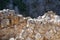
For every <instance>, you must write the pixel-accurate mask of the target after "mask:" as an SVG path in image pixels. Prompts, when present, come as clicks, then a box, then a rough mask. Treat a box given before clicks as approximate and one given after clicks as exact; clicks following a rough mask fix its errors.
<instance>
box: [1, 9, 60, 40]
mask: <svg viewBox="0 0 60 40" xmlns="http://www.w3.org/2000/svg"><path fill="white" fill-rule="evenodd" d="M0 40H60V16H58V15H56V14H55V13H54V12H53V11H48V12H47V13H45V14H44V15H43V16H39V17H37V18H31V17H23V16H22V15H20V14H16V13H15V11H14V10H9V9H7V10H6V9H5V10H1V11H0Z"/></svg>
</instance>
